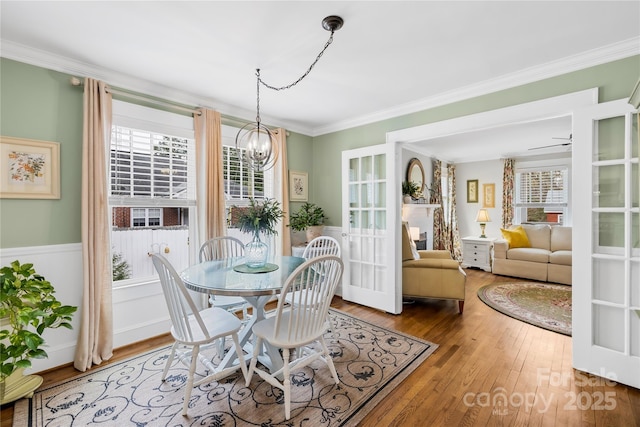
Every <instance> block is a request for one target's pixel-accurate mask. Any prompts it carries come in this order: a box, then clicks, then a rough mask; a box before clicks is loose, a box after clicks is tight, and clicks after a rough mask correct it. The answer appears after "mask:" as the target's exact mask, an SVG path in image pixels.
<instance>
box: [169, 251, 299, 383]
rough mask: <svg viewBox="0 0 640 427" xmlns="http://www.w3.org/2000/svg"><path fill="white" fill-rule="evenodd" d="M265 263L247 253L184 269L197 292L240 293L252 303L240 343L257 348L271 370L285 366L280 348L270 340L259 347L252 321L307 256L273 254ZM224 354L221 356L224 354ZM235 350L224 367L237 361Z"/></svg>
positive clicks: (187, 281) (260, 315)
mask: <svg viewBox="0 0 640 427" xmlns="http://www.w3.org/2000/svg"><path fill="white" fill-rule="evenodd" d="M270 261H271V262H268V263H267V264H266V265H265V266H263V267H255V268H252V267H249V266H247V264H246V259H245V258H244V257H234V258H225V259H220V260H212V261H204V262H201V263H199V264H194V265H192V266H190V267H188V268H187V269H185V270H184V271H182V272H181V274H180V276H181V278H182V280H183V281H184V284H185V286H186V287H187V288H188V289H190V290H192V291H196V292H201V293H206V294H212V295H227V296H240V297H242V298H243V299H244V300H246V301H247V302H248V303H249V304H250V305H251V307H252V315H251V317H250V319H249V321H248V322H246V323H245V324H244V326H243V328H242V330H241V331H240V333H239V334H238V339H239V341H240V345H241V346H242V347H243V348H244V349H245V350H246V351H247V352H248V353H249V356H251V355H252V352H253V351H258V352H259V356H258V360H259V361H260V363H262V364H263V365H264V366H266V367H267V368H268V369H269V370H271V371H272V372H275V371H277V370H279V369H281V368H282V366H283V361H282V356H281V355H280V352H279V349H278V348H275V347H273V346H271V345H269V344H268V343H265V344H263V346H264V348H260V349H256V348H255V340H254V339H253V338H254V336H253V333H252V328H253V325H254V324H255V323H257V322H259V321H261V320H263V319H265V318H266V313H265V305H266V304H267V303H268V302H269V301H270V300H271V299H272V298H273V297H274V296H275V295H278V294H279V293H280V291H281V290H282V288H283V287H284V284H285V282H286V280H287V278H288V277H289V276H290V275H291V273H293V271H294V270H295V269H296V268H297V267H298V266H300V265H301V264H302V263H304V261H305V259H304V258H300V257H295V256H278V257H274V258H273V259H272V260H270ZM221 357H222V356H221ZM236 359H237V356H236V354H235V352H233V351H228V352H227V353H226V355H224V357H223V358H222V361H221V362H220V365H221V367H228V366H231V365H232V364H233V363H235V361H236Z"/></svg>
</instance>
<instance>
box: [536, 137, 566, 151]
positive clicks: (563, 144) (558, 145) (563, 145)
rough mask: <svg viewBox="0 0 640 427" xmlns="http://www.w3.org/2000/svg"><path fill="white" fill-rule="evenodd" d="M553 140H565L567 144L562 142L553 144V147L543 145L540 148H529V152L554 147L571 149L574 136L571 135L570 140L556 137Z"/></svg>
mask: <svg viewBox="0 0 640 427" xmlns="http://www.w3.org/2000/svg"><path fill="white" fill-rule="evenodd" d="M551 139H558V140H563V141H565V142H561V143H558V144H551V145H542V146H540V147H533V148H529V150H541V149H543V148H552V147H571V144H572V143H573V134H572V133H570V134H569V137H568V138H565V137H560V136H554V137H552V138H551Z"/></svg>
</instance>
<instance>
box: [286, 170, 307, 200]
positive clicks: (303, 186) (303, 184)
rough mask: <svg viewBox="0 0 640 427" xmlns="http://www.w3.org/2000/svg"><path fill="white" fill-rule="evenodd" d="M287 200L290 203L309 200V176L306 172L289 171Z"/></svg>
mask: <svg viewBox="0 0 640 427" xmlns="http://www.w3.org/2000/svg"><path fill="white" fill-rule="evenodd" d="M289 200H291V201H292V202H306V201H308V200H309V175H308V174H307V173H306V172H296V171H289Z"/></svg>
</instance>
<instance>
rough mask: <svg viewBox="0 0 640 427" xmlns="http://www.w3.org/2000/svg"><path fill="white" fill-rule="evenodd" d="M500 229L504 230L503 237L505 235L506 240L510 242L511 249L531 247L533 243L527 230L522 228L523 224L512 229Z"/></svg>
mask: <svg viewBox="0 0 640 427" xmlns="http://www.w3.org/2000/svg"><path fill="white" fill-rule="evenodd" d="M500 231H502V237H504V240H506V241H507V242H509V248H510V249H513V248H530V247H531V243H529V238H528V237H527V232H526V231H524V228H522V226H521V225H519V226H517V227H516V228H513V229H511V230H505V229H504V228H501V229H500Z"/></svg>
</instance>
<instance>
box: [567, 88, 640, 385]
mask: <svg viewBox="0 0 640 427" xmlns="http://www.w3.org/2000/svg"><path fill="white" fill-rule="evenodd" d="M639 144H640V143H639V137H638V116H637V114H635V113H634V111H633V107H631V106H630V105H629V104H628V103H627V101H626V100H619V101H612V102H607V103H602V104H598V105H594V106H592V107H588V108H585V109H582V110H578V111H576V112H575V114H574V144H573V157H574V167H573V171H574V172H573V173H574V177H573V178H574V179H573V189H574V192H573V196H574V204H573V205H574V214H573V228H574V231H573V257H574V258H573V266H574V268H573V367H574V368H576V369H580V370H582V371H586V372H589V373H592V374H596V375H599V376H602V377H607V378H610V379H612V380H614V381H617V382H620V383H623V384H627V385H630V386H633V387H636V388H640V213H639V199H640V183H639V180H640V179H639V176H638V151H639V149H640V148H639V146H638V145H639Z"/></svg>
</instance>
